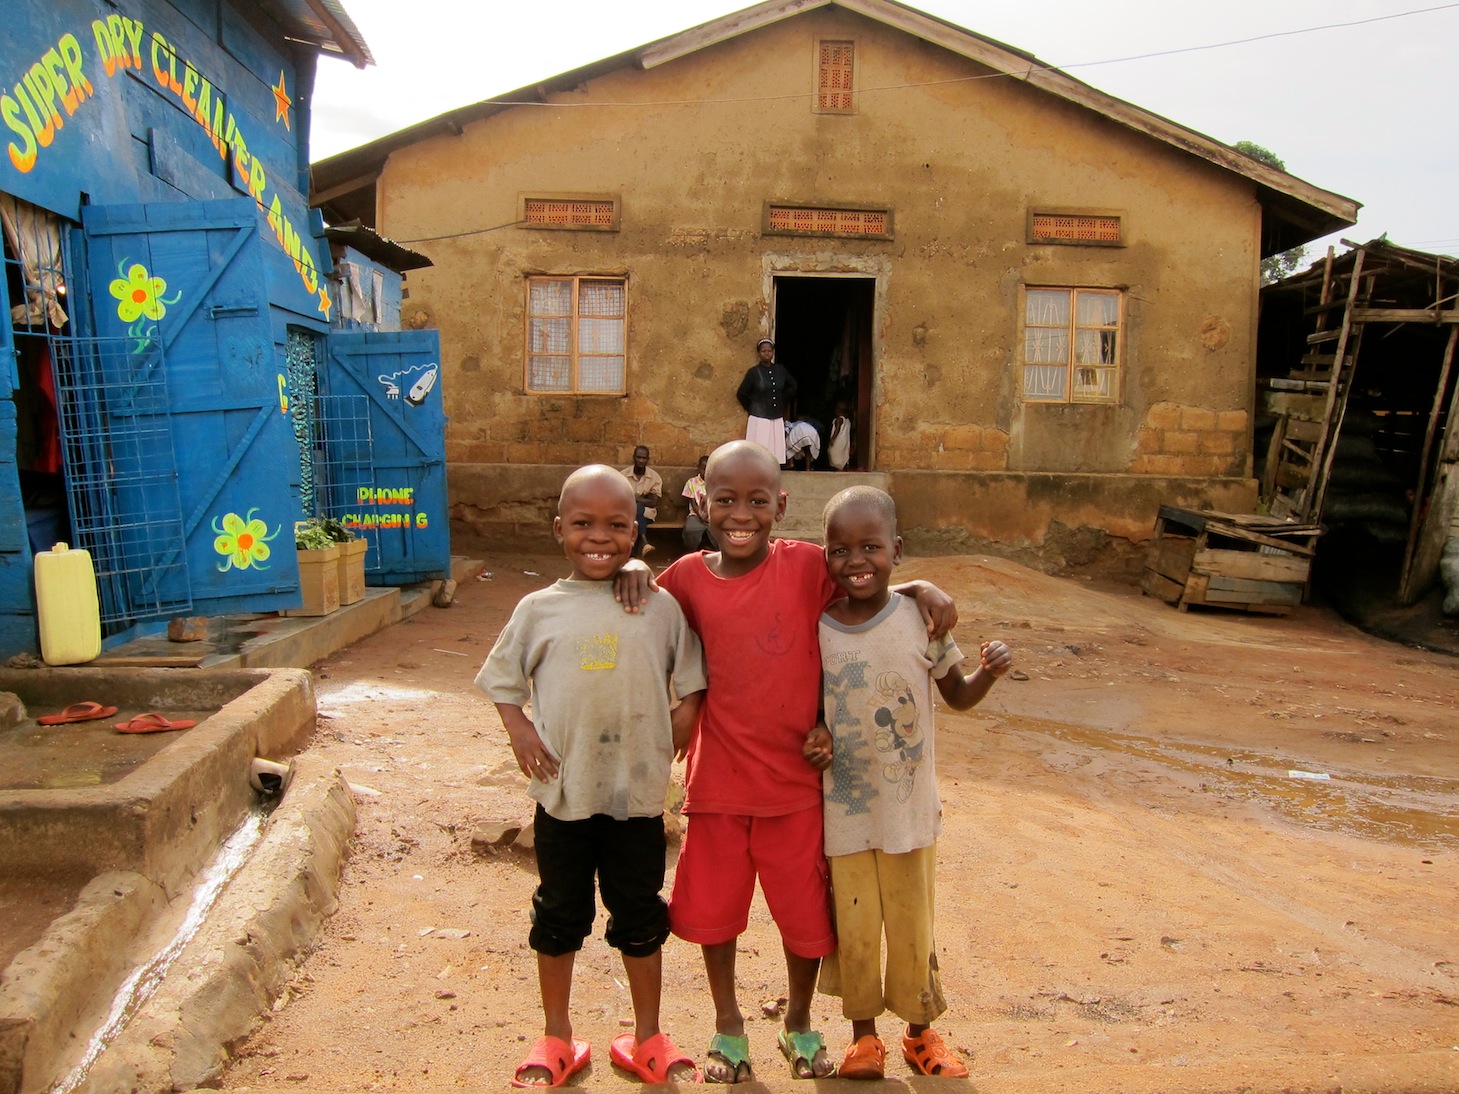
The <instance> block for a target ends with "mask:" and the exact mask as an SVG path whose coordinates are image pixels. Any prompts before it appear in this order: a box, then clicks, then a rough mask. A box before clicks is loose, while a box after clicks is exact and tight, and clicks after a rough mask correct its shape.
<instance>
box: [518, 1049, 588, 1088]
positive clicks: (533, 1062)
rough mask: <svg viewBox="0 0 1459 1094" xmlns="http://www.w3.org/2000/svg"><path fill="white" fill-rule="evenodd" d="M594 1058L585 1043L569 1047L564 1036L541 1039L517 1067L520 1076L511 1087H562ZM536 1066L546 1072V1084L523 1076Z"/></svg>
mask: <svg viewBox="0 0 1459 1094" xmlns="http://www.w3.org/2000/svg"><path fill="white" fill-rule="evenodd" d="M591 1055H592V1048H591V1047H590V1046H589V1045H588V1042H586V1041H573V1043H572V1044H571V1045H569V1044H568V1043H567V1042H566V1041H564V1040H563V1039H562V1038H561V1037H539V1038H537V1041H536V1043H535V1044H533V1046H532V1051H531V1052H529V1053H527V1058H526V1059H525V1060H523V1061H522V1062H521V1063H520V1064H518V1065H517V1073H516V1075H515V1076H514V1077H513V1079H512V1085H513V1086H519V1087H533V1086H547V1087H551V1086H561V1085H562V1084H563V1083H565V1082H567V1081H568V1079H570V1078H572V1077H573V1076H574V1075H576V1074H577V1073H578V1072H579V1071H581V1070H582V1069H583V1068H585V1067H587V1065H588V1058H589V1057H590V1056H591ZM534 1067H536V1068H541V1069H542V1070H543V1071H545V1072H547V1076H548V1081H547V1082H545V1083H533V1082H528V1081H527V1080H525V1079H524V1078H523V1077H522V1076H523V1075H524V1074H525V1073H526V1072H528V1071H530V1070H531V1069H532V1068H534Z"/></svg>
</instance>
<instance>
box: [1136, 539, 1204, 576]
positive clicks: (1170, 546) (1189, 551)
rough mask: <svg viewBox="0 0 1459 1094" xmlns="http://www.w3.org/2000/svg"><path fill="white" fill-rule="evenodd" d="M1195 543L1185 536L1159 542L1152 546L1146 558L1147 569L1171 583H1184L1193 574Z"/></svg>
mask: <svg viewBox="0 0 1459 1094" xmlns="http://www.w3.org/2000/svg"><path fill="white" fill-rule="evenodd" d="M1195 542H1196V541H1195V540H1193V539H1186V538H1185V537H1183V536H1167V537H1166V538H1164V539H1161V540H1157V541H1156V542H1155V543H1153V544H1151V545H1150V552H1149V554H1147V555H1146V556H1145V568H1146V569H1147V570H1154V571H1155V572H1156V573H1157V574H1161V575H1163V576H1164V577H1168V578H1170V580H1171V581H1179V582H1182V583H1184V582H1185V579H1186V577H1187V576H1188V575H1189V574H1190V572H1191V558H1192V556H1194V554H1195V551H1196V547H1195Z"/></svg>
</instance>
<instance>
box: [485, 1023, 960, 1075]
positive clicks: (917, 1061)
mask: <svg viewBox="0 0 1459 1094" xmlns="http://www.w3.org/2000/svg"><path fill="white" fill-rule="evenodd" d="M779 1043H780V1051H781V1052H782V1053H784V1055H785V1058H786V1059H787V1060H789V1061H790V1070H791V1074H793V1075H794V1076H795V1077H796V1078H797V1079H815V1078H829V1077H830V1076H831V1075H839V1076H840V1077H841V1078H843V1079H881V1078H883V1077H885V1075H886V1051H887V1050H886V1046H885V1045H884V1044H883V1043H882V1040H881V1038H880V1037H877V1036H875V1035H873V1034H868V1035H867V1036H865V1037H862V1038H860V1039H858V1040H856V1041H854V1042H852V1044H851V1045H850V1046H849V1047H848V1048H847V1049H846V1056H845V1059H843V1060H842V1061H841V1064H840V1066H839V1067H836V1068H832V1069H831V1071H829V1072H828V1073H827V1074H826V1075H822V1076H818V1075H816V1073H815V1059H816V1056H817V1055H818V1054H819V1053H821V1052H823V1051H824V1050H825V1047H826V1041H825V1038H824V1037H822V1036H821V1035H820V1034H819V1033H792V1032H791V1031H790V1030H786V1029H782V1030H781V1031H780V1037H779ZM609 1056H610V1057H611V1058H612V1060H613V1062H614V1063H615V1064H617V1065H618V1066H619V1067H621V1068H623V1069H624V1070H625V1071H628V1072H630V1073H632V1074H634V1075H637V1076H638V1077H639V1078H640V1079H642V1080H643V1081H644V1082H645V1083H666V1082H669V1081H670V1073H671V1072H672V1071H673V1070H674V1069H675V1068H676V1067H677V1068H679V1069H680V1070H681V1071H682V1070H683V1069H684V1068H685V1067H688V1068H693V1069H694V1071H693V1078H692V1079H686V1080H684V1081H688V1082H696V1083H697V1082H701V1081H704V1076H703V1075H702V1074H701V1073H700V1071H699V1069H698V1068H696V1067H695V1066H694V1061H693V1060H692V1059H691V1058H690V1057H689V1056H688V1055H686V1054H685V1053H684V1052H682V1051H680V1049H679V1047H678V1046H677V1045H675V1044H674V1042H673V1041H671V1040H670V1039H669V1037H668V1035H667V1034H663V1033H660V1034H657V1035H656V1036H654V1037H650V1038H649V1039H648V1040H646V1041H644V1042H643V1043H641V1044H635V1043H634V1038H633V1034H631V1033H620V1034H619V1035H618V1036H617V1037H615V1038H613V1043H612V1045H611V1046H610V1047H609ZM902 1056H903V1057H904V1058H905V1059H906V1061H907V1063H909V1064H911V1065H912V1069H913V1070H914V1071H916V1072H917V1073H918V1074H919V1075H938V1076H942V1077H943V1078H948V1079H963V1078H966V1077H967V1074H968V1069H967V1067H966V1065H964V1064H963V1062H962V1061H961V1060H960V1059H958V1057H957V1055H956V1054H955V1053H954V1052H953V1051H952V1050H951V1049H949V1048H948V1047H947V1045H946V1044H945V1043H944V1042H943V1040H942V1038H941V1037H939V1036H938V1035H937V1032H936V1031H935V1030H932V1029H925V1030H923V1031H922V1032H921V1033H919V1034H917V1035H916V1036H915V1037H913V1036H910V1035H904V1036H903V1037H902ZM590 1057H591V1048H590V1046H589V1045H588V1042H586V1041H578V1040H574V1041H573V1043H572V1044H571V1045H569V1044H568V1043H567V1042H566V1041H564V1040H562V1039H561V1038H559V1037H541V1038H538V1040H537V1043H536V1044H534V1045H533V1046H532V1051H531V1052H530V1053H528V1055H527V1058H526V1059H525V1060H523V1061H522V1063H521V1064H520V1065H519V1066H518V1068H517V1073H516V1077H515V1078H514V1079H513V1080H512V1085H513V1086H516V1087H532V1086H546V1087H555V1086H562V1084H563V1083H565V1082H567V1080H568V1079H570V1078H571V1077H572V1076H574V1075H576V1074H577V1073H578V1072H579V1071H581V1070H582V1069H583V1068H584V1067H586V1066H587V1064H588V1060H589V1058H590ZM709 1059H710V1061H711V1062H712V1063H714V1064H715V1065H717V1066H716V1072H717V1073H718V1074H723V1075H727V1076H728V1078H724V1079H714V1078H711V1079H709V1081H710V1082H716V1081H718V1082H730V1083H740V1082H748V1081H749V1080H750V1079H751V1078H752V1075H751V1071H750V1039H749V1038H748V1037H745V1036H740V1037H731V1036H730V1035H728V1034H725V1033H716V1034H715V1035H714V1037H713V1038H712V1039H711V1040H710V1042H709ZM533 1069H540V1071H541V1072H544V1073H545V1076H544V1077H545V1078H546V1079H547V1081H546V1082H533V1081H531V1080H530V1078H528V1076H529V1073H530V1072H531V1071H532V1070H533Z"/></svg>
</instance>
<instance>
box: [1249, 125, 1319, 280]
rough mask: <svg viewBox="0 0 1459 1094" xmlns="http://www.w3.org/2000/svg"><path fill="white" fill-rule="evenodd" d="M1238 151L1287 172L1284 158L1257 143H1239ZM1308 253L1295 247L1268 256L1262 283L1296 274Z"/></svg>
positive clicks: (1264, 260) (1263, 264)
mask: <svg viewBox="0 0 1459 1094" xmlns="http://www.w3.org/2000/svg"><path fill="white" fill-rule="evenodd" d="M1231 147H1232V148H1234V149H1236V151H1238V152H1241V153H1244V154H1245V155H1248V156H1250V157H1251V158H1252V159H1254V160H1258V161H1260V162H1261V163H1264V164H1266V165H1267V166H1268V167H1275V168H1276V169H1277V170H1278V171H1285V170H1286V169H1287V165H1286V164H1285V163H1283V162H1282V158H1281V157H1280V156H1278V155H1277V154H1276V153H1275V152H1273V151H1272V150H1271V149H1269V148H1263V147H1262V146H1261V145H1259V144H1257V143H1256V142H1255V141H1237V142H1236V143H1235V144H1233V145H1232V146H1231ZM1306 253H1307V248H1306V247H1293V248H1292V249H1291V250H1290V251H1283V252H1282V253H1281V254H1274V255H1268V256H1267V257H1266V258H1263V259H1262V260H1261V283H1262V284H1263V285H1270V284H1272V283H1273V282H1276V281H1280V280H1281V279H1282V278H1284V277H1286V276H1288V275H1289V274H1292V273H1295V272H1296V270H1297V267H1298V266H1300V265H1301V264H1302V258H1303V256H1304V255H1305V254H1306Z"/></svg>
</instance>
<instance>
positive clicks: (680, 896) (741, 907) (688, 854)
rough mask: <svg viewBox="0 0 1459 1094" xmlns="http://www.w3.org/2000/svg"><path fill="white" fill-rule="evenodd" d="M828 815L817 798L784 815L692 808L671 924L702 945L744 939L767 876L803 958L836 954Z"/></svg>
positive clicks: (778, 914)
mask: <svg viewBox="0 0 1459 1094" xmlns="http://www.w3.org/2000/svg"><path fill="white" fill-rule="evenodd" d="M821 813H822V806H821V803H820V802H817V803H816V804H815V805H813V806H808V807H807V808H805V809H801V810H798V811H796V812H794V813H786V814H785V815H783V816H779V817H743V816H739V815H737V814H733V813H690V814H688V824H687V826H686V827H685V829H684V845H683V847H682V848H681V849H680V851H679V865H678V867H677V868H676V870H675V873H674V895H673V897H672V898H671V899H670V900H669V929H670V930H672V931H673V932H674V933H675V934H676V935H678V936H679V937H680V938H682V939H684V941H686V942H697V943H698V944H699V945H701V946H715V945H718V944H720V943H722V942H730V941H732V940H734V939H735V938H738V937H739V936H740V935H741V934H742V933H743V932H744V930H745V927H746V925H747V924H748V923H749V920H750V899H751V897H753V896H754V893H755V877H756V875H759V878H760V891H761V892H763V893H764V894H765V904H766V905H767V906H768V907H769V909H770V915H771V917H772V918H773V919H774V920H775V925H776V926H777V927H779V928H780V938H781V941H782V942H784V943H785V947H786V948H787V949H788V950H790V952H791V953H793V954H795V955H796V956H798V957H825V956H826V955H827V954H829V953H831V952H833V951H834V950H835V949H836V934H835V931H834V930H833V929H832V927H831V898H830V871H829V870H828V869H827V867H826V856H825V855H824V854H822V852H821V848H822V842H821V833H822V824H823V821H822V815H821Z"/></svg>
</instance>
